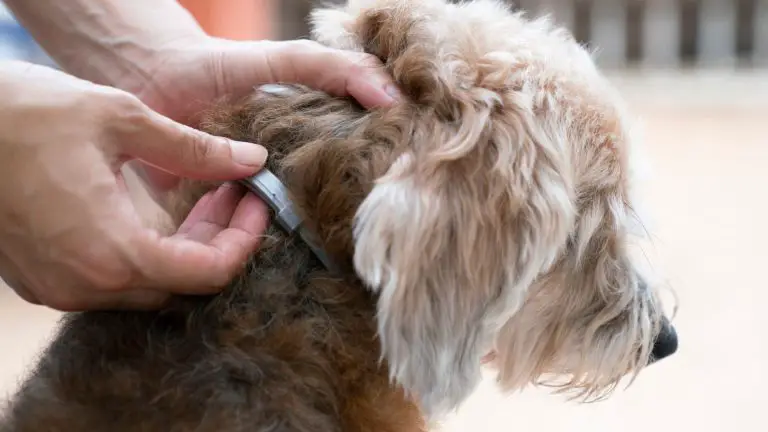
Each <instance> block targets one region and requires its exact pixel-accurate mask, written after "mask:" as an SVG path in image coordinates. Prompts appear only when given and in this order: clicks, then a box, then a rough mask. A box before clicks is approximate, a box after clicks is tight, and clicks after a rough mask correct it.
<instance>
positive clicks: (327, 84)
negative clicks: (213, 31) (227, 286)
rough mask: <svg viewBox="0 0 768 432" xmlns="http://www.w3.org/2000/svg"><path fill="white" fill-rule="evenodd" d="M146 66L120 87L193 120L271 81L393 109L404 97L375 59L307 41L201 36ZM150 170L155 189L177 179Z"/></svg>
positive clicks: (161, 52)
mask: <svg viewBox="0 0 768 432" xmlns="http://www.w3.org/2000/svg"><path fill="white" fill-rule="evenodd" d="M141 69H142V70H147V71H149V72H148V73H145V74H142V75H141V76H133V77H130V76H129V77H127V78H125V80H124V81H123V82H121V83H119V84H118V86H119V87H120V88H124V89H126V90H128V91H130V92H131V93H133V94H136V95H137V96H138V97H139V98H140V99H141V100H142V101H143V102H144V103H146V104H147V105H148V106H149V107H150V108H152V109H154V110H156V111H158V112H160V113H161V114H164V115H166V116H169V117H170V118H173V119H175V120H178V121H180V122H184V123H186V124H192V125H193V124H194V123H195V118H194V117H195V115H197V114H198V113H199V112H200V111H202V110H204V109H205V107H206V106H208V104H210V103H211V102H214V101H216V100H218V99H220V98H222V97H230V96H231V97H235V98H237V97H241V96H245V95H247V94H249V93H250V92H252V91H253V88H254V86H257V85H260V84H266V83H296V84H304V85H306V86H308V87H311V88H315V89H318V90H322V91H325V92H327V93H329V94H332V95H335V96H351V97H353V98H355V99H356V100H357V101H358V102H359V103H360V104H361V105H363V106H365V107H367V108H375V107H382V106H389V105H391V104H392V103H394V102H395V101H396V99H397V97H398V91H397V88H396V87H395V85H394V84H393V81H392V79H391V77H390V76H389V74H388V73H387V72H386V71H385V70H384V68H383V67H382V64H381V62H380V61H379V60H378V59H377V58H376V57H374V56H371V55H368V54H365V53H360V52H353V51H342V50H335V49H331V48H327V47H325V46H323V45H320V44H318V43H316V42H311V41H305V40H302V41H284V42H273V41H258V42H240V41H230V40H222V39H217V38H212V37H208V36H202V37H201V36H199V35H195V36H190V37H187V38H183V39H179V40H175V41H174V42H173V43H170V44H166V45H164V46H162V47H158V48H157V50H156V51H155V54H153V55H152V56H151V57H149V58H147V59H145V60H144V62H143V65H142V67H141ZM147 77H149V79H147ZM146 168H147V169H145V172H144V173H142V174H144V177H145V179H147V180H149V183H150V185H151V186H152V187H154V188H155V189H156V190H167V189H170V188H172V187H174V186H175V185H176V184H177V182H178V178H177V177H176V176H174V175H172V174H169V173H166V172H163V171H159V170H157V169H154V168H152V167H146Z"/></svg>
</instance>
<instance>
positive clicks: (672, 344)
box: [651, 318, 677, 363]
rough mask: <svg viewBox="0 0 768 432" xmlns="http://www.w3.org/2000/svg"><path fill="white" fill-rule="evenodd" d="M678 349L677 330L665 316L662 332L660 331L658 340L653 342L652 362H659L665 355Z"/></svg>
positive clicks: (669, 354) (667, 355)
mask: <svg viewBox="0 0 768 432" xmlns="http://www.w3.org/2000/svg"><path fill="white" fill-rule="evenodd" d="M676 351H677V331H676V330H675V328H674V327H673V326H672V324H671V323H670V322H669V320H668V319H666V318H664V321H663V322H662V325H661V332H659V335H658V337H657V338H656V341H655V342H654V344H653V350H652V351H651V362H652V363H653V362H657V361H659V360H661V359H663V358H665V357H669V356H671V355H672V354H674V353H675V352H676Z"/></svg>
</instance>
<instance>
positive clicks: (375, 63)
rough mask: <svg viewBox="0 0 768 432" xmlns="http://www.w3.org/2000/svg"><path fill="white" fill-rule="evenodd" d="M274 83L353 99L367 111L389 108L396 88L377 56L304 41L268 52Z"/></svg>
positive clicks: (289, 43) (396, 95)
mask: <svg viewBox="0 0 768 432" xmlns="http://www.w3.org/2000/svg"><path fill="white" fill-rule="evenodd" d="M267 55H268V56H271V57H272V58H273V60H270V61H268V63H267V64H269V65H270V66H271V67H272V74H273V76H274V78H275V82H296V83H299V84H304V85H307V86H309V87H313V88H316V89H320V90H323V91H326V92H328V93H330V94H332V95H336V96H352V97H354V98H355V99H356V100H357V101H358V102H359V103H360V104H361V105H363V106H365V107H367V108H373V107H378V106H389V105H391V104H393V103H394V102H395V101H396V100H397V98H398V95H399V93H398V91H397V87H396V86H395V84H394V82H393V80H392V78H391V77H390V76H389V74H387V73H386V71H385V69H384V68H383V65H382V64H381V62H380V61H379V60H378V59H376V57H374V56H371V55H368V54H365V53H358V52H352V51H342V50H335V49H331V48H327V47H324V46H322V45H320V44H317V43H313V42H306V41H299V42H284V45H282V46H279V45H273V46H272V47H271V49H270V50H268V51H267Z"/></svg>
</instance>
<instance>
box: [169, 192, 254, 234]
mask: <svg viewBox="0 0 768 432" xmlns="http://www.w3.org/2000/svg"><path fill="white" fill-rule="evenodd" d="M244 194H245V191H244V190H243V189H242V188H238V187H237V186H236V185H234V184H224V185H221V186H220V187H219V188H218V189H217V190H216V191H215V192H213V193H209V194H206V196H207V199H205V198H206V197H204V200H205V201H204V200H200V202H199V203H198V204H197V205H195V207H194V208H193V209H192V211H191V212H190V214H189V216H188V217H187V219H186V220H185V221H184V222H183V223H182V224H181V226H180V227H179V230H178V235H180V236H183V237H184V238H188V239H191V240H195V241H197V242H200V243H208V242H209V241H211V239H213V238H214V237H216V235H217V234H218V233H220V232H221V231H222V230H224V229H226V228H227V226H228V225H229V222H230V220H231V219H232V215H233V214H234V213H235V209H237V206H238V204H239V202H240V200H241V199H242V197H243V195H244Z"/></svg>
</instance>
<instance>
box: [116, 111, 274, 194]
mask: <svg viewBox="0 0 768 432" xmlns="http://www.w3.org/2000/svg"><path fill="white" fill-rule="evenodd" d="M132 103H133V104H138V105H137V106H133V107H129V106H128V105H130V104H129V103H127V104H126V106H125V107H120V108H119V109H118V112H132V113H133V115H122V116H121V118H120V119H118V120H117V122H118V124H119V127H118V128H117V130H118V136H119V142H116V143H115V144H114V145H115V146H116V147H117V148H116V149H115V150H114V151H116V152H119V153H121V154H123V155H127V156H130V157H135V158H138V159H141V160H142V161H143V162H145V163H147V164H149V165H152V166H154V167H156V168H159V169H161V170H163V171H167V172H169V173H173V174H175V175H177V176H180V177H188V178H195V179H201V180H235V179H238V178H243V177H247V176H250V175H253V174H254V173H255V172H257V171H258V170H259V169H261V168H262V167H263V166H264V162H265V161H266V158H267V151H266V149H264V147H262V146H260V145H257V144H253V143H245V142H240V141H233V140H230V139H227V138H224V137H218V136H214V135H210V134H207V133H205V132H202V131H199V130H197V129H194V128H191V127H189V126H186V125H183V124H181V123H177V122H175V121H173V120H171V119H169V118H168V117H165V116H163V115H160V114H158V113H156V112H155V111H152V110H151V109H149V108H147V107H146V106H145V105H143V104H141V102H137V101H134V102H132ZM126 118H127V119H128V120H125V119H126ZM125 122H130V124H125Z"/></svg>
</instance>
